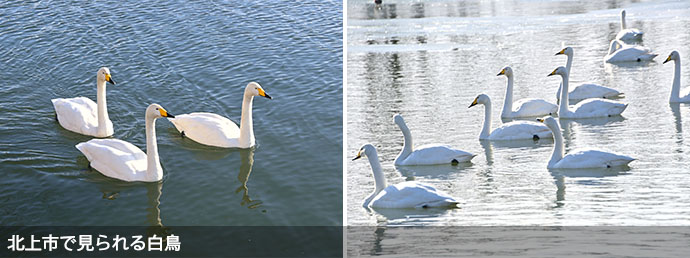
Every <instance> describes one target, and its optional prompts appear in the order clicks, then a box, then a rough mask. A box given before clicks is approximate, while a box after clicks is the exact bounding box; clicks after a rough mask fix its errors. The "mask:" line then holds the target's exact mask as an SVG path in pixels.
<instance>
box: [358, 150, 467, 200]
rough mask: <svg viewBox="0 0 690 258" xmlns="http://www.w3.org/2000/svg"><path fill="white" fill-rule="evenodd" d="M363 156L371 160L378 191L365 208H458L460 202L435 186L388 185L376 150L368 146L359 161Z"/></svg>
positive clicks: (359, 156)
mask: <svg viewBox="0 0 690 258" xmlns="http://www.w3.org/2000/svg"><path fill="white" fill-rule="evenodd" d="M362 156H366V157H367V159H369V164H370V165H371V170H372V172H373V173H374V182H375V186H376V189H375V190H374V192H373V193H371V195H369V197H367V198H366V199H365V200H364V204H363V205H362V206H363V207H365V208H368V207H372V208H433V207H436V208H457V205H458V201H456V200H455V199H454V198H453V197H451V196H449V195H447V194H446V193H443V192H441V191H438V190H436V188H434V187H433V186H430V185H427V184H423V183H419V182H415V181H406V182H402V183H398V184H395V185H387V184H386V178H385V177H384V175H383V171H382V170H381V163H379V157H378V155H377V154H376V148H375V147H374V146H372V145H371V144H366V145H364V146H362V148H361V149H359V152H357V156H356V157H355V158H353V159H352V160H357V159H359V158H361V157H362Z"/></svg>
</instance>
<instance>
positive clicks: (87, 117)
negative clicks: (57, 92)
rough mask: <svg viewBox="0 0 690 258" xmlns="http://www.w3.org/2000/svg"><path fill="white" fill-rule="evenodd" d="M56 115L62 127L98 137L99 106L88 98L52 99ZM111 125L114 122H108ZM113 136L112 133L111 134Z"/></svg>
mask: <svg viewBox="0 0 690 258" xmlns="http://www.w3.org/2000/svg"><path fill="white" fill-rule="evenodd" d="M51 101H52V102H53V107H54V108H55V114H57V117H58V122H59V123H60V125H61V126H62V127H64V128H65V129H67V130H70V131H72V132H75V133H80V134H84V135H91V136H96V133H97V132H98V113H97V111H98V105H96V102H93V100H91V99H89V98H86V97H76V98H69V99H63V98H58V99H52V100H51ZM108 122H109V123H110V124H111V126H110V128H112V122H110V120H108ZM110 134H111V135H112V133H110Z"/></svg>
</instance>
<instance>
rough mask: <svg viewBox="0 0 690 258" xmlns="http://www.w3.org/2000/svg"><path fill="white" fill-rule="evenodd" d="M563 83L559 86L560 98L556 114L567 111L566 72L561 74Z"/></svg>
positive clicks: (563, 113)
mask: <svg viewBox="0 0 690 258" xmlns="http://www.w3.org/2000/svg"><path fill="white" fill-rule="evenodd" d="M561 76H562V78H563V83H562V85H563V86H562V87H561V99H560V104H559V106H558V114H559V115H560V116H563V115H565V114H567V113H568V73H566V74H563V75H561Z"/></svg>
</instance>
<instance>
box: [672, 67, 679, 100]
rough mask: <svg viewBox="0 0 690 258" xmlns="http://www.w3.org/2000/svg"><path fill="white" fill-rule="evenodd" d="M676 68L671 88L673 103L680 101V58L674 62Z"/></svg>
mask: <svg viewBox="0 0 690 258" xmlns="http://www.w3.org/2000/svg"><path fill="white" fill-rule="evenodd" d="M674 62H675V68H674V71H673V87H671V101H672V102H674V101H675V102H677V101H678V100H680V58H678V59H676V60H674Z"/></svg>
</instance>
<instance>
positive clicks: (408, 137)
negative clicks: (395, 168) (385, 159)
mask: <svg viewBox="0 0 690 258" xmlns="http://www.w3.org/2000/svg"><path fill="white" fill-rule="evenodd" d="M398 127H400V131H402V133H403V138H404V142H403V148H402V150H401V151H400V154H398V157H397V158H395V165H400V164H401V163H402V161H403V160H405V159H406V158H407V157H408V156H410V154H411V153H412V148H413V144H412V134H411V133H410V129H409V128H407V125H406V124H405V123H404V122H403V123H400V124H398Z"/></svg>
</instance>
